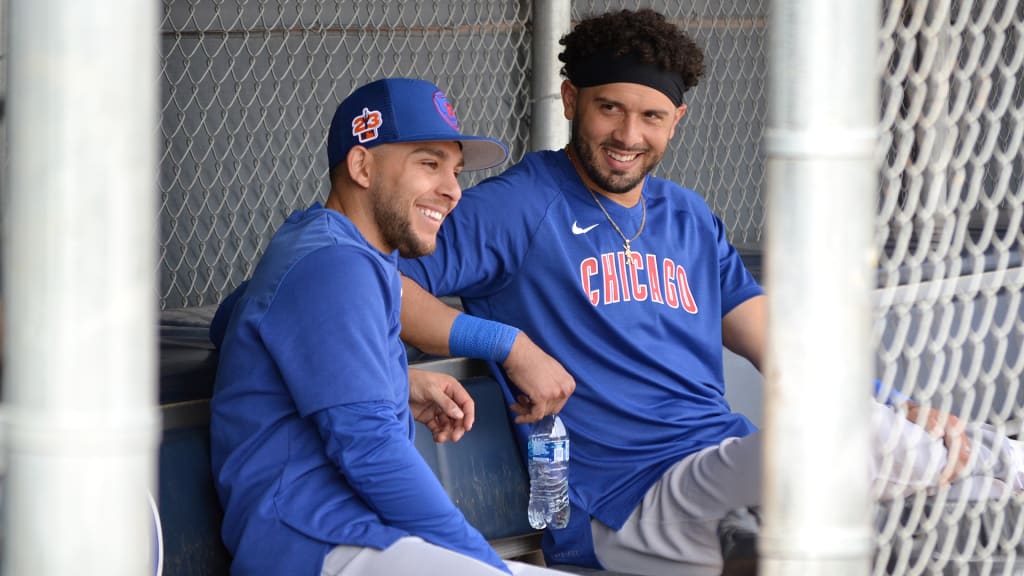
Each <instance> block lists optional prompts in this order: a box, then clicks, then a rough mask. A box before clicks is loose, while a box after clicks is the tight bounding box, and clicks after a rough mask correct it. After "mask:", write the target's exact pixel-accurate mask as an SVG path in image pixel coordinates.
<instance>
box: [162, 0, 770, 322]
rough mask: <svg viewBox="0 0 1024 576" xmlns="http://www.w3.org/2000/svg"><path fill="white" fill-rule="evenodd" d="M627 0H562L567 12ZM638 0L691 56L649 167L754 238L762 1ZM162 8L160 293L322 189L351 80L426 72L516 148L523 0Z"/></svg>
mask: <svg viewBox="0 0 1024 576" xmlns="http://www.w3.org/2000/svg"><path fill="white" fill-rule="evenodd" d="M632 4H634V3H623V2H599V1H591V2H586V1H577V2H576V3H575V4H574V5H573V17H574V20H578V19H579V18H580V17H585V16H588V15H591V14H596V13H599V12H604V11H606V10H608V9H614V8H621V7H624V6H626V5H632ZM641 4H644V5H645V6H650V7H653V8H656V9H659V10H661V11H662V12H663V13H665V14H666V15H667V16H668V17H669V18H671V19H673V20H675V21H676V22H678V23H679V24H681V25H683V26H684V27H685V28H686V29H687V30H688V31H690V32H691V33H692V34H693V36H694V37H695V39H696V40H697V41H698V42H699V43H700V44H701V45H702V46H703V47H704V48H705V50H706V51H707V53H708V60H709V67H708V76H707V78H706V79H705V80H704V82H702V83H701V85H700V86H698V88H697V89H696V90H694V91H693V92H692V93H691V94H692V95H688V97H689V99H691V100H692V103H691V106H690V113H689V114H688V116H687V118H686V119H685V120H684V123H685V124H684V127H683V133H684V134H683V136H682V137H680V138H676V140H675V143H674V144H673V147H672V148H671V149H670V151H669V153H668V154H667V155H666V162H665V165H664V166H663V167H662V168H661V169H660V175H662V176H666V177H670V178H675V179H677V180H679V181H681V182H685V183H686V184H687V185H688V186H690V187H692V188H694V189H695V190H698V191H700V192H701V193H702V194H704V195H706V197H707V198H708V200H709V202H710V203H711V204H712V206H713V207H714V208H715V209H716V210H717V211H718V213H719V214H720V215H722V217H723V218H724V219H725V221H726V223H727V224H728V225H729V229H730V230H731V231H732V235H733V239H734V241H736V243H737V244H739V245H741V246H742V247H749V248H750V249H754V248H756V244H757V243H758V241H759V239H760V235H761V221H762V219H763V218H762V209H761V201H760V187H761V181H762V179H763V176H762V171H763V155H762V153H761V151H760V138H761V136H760V135H761V132H762V127H763V124H764V117H765V103H764V100H765V99H764V95H765V93H764V91H765V82H766V68H767V67H766V65H765V52H766V51H765V41H766V38H765V31H766V26H765V12H766V9H767V0H764V1H760V2H738V1H733V2H717V1H711V0H702V1H700V2H693V3H688V4H687V5H685V6H683V5H681V4H680V3H678V2H674V1H663V2H649V3H641ZM163 6H164V17H163V22H162V50H163V68H162V74H161V84H162V97H163V99H162V106H163V114H162V125H161V134H162V142H163V151H162V157H161V172H160V191H161V194H162V199H161V210H160V224H161V233H162V243H161V267H160V274H161V286H162V293H161V306H162V307H164V308H168V307H172V308H173V307H185V306H200V305H208V304H214V303H216V302H217V301H218V300H219V299H220V297H221V296H223V295H224V293H225V292H227V291H230V289H231V288H232V287H233V286H235V285H237V284H238V283H239V282H240V281H241V280H242V279H243V278H245V277H247V276H248V275H249V274H250V272H251V271H252V267H253V265H254V264H255V262H256V261H257V260H258V258H259V256H260V254H261V253H262V251H263V248H264V247H265V246H266V243H267V241H268V240H269V238H270V236H271V235H272V233H273V231H274V230H275V229H276V228H277V226H278V225H279V224H280V223H281V221H282V220H283V219H284V217H285V215H287V214H288V213H290V212H291V211H292V210H293V209H295V208H298V207H302V206H306V205H308V204H309V203H311V202H312V201H314V200H317V199H323V198H324V197H325V196H326V192H327V189H328V185H327V181H326V176H327V161H326V157H325V153H324V146H323V144H324V141H325V139H326V135H327V127H328V124H329V122H330V115H331V114H332V113H333V111H334V108H335V106H336V105H337V104H338V102H340V101H341V99H343V98H344V97H345V96H346V95H347V94H348V93H349V92H350V91H351V90H352V89H353V88H355V87H356V86H359V85H361V84H363V83H365V82H368V81H370V80H373V79H375V78H379V77H382V76H390V75H402V76H416V77H422V78H425V79H428V80H431V81H433V82H434V83H436V84H437V85H439V86H441V88H442V89H444V90H445V91H446V92H448V94H449V97H450V98H451V99H452V100H453V102H454V103H455V105H456V109H457V110H458V112H459V116H460V119H461V120H462V122H463V125H464V128H465V129H466V130H467V131H470V132H473V133H481V134H488V135H492V136H495V137H498V138H500V139H502V140H503V141H505V142H506V143H508V144H509V146H510V147H511V153H512V154H511V156H512V157H511V160H512V161H516V160H518V159H520V158H521V157H522V155H523V154H524V153H525V152H526V147H527V145H528V141H529V129H530V100H529V98H530V85H529V81H530V66H529V63H530V41H531V36H530V22H531V17H532V16H531V12H530V11H531V2H529V1H526V0H521V1H519V2H515V1H511V0H474V1H439V2H420V1H412V0H389V1H387V2H379V3H370V2H352V1H326V0H325V1H312V2H295V1H291V0H279V1H277V2H253V1H250V0H164V4H163ZM492 172H493V171H492ZM492 172H484V173H478V174H473V175H469V176H467V177H465V178H466V179H465V180H464V181H463V185H464V186H468V185H471V184H472V183H474V182H476V181H478V180H479V179H481V178H483V177H485V176H488V175H490V174H491V173H492Z"/></svg>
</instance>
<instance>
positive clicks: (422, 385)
mask: <svg viewBox="0 0 1024 576" xmlns="http://www.w3.org/2000/svg"><path fill="white" fill-rule="evenodd" d="M409 408H410V409H411V410H412V416H413V418H415V419H416V420H417V421H419V422H422V423H423V424H425V425H426V426H427V428H428V429H429V430H430V431H431V432H432V433H433V434H434V442H447V441H448V440H451V441H452V442H458V441H459V439H460V438H462V435H463V434H465V433H466V432H469V429H470V428H472V427H473V421H474V420H475V419H476V408H475V404H474V403H473V398H472V397H471V396H470V395H469V392H466V389H465V388H463V387H462V384H460V383H459V381H458V380H456V379H455V378H453V377H451V376H449V375H447V374H441V373H440V372H431V371H429V370H420V369H417V368H409Z"/></svg>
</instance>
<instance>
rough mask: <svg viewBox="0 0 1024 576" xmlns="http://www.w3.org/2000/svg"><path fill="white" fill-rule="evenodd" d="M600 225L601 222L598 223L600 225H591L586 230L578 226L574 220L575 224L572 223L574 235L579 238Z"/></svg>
mask: <svg viewBox="0 0 1024 576" xmlns="http://www.w3.org/2000/svg"><path fill="white" fill-rule="evenodd" d="M599 224H600V222H598V224H591V225H590V226H587V227H586V228H580V225H579V224H577V223H576V221H575V220H574V221H573V223H572V233H573V234H575V235H577V236H579V235H580V234H586V233H587V232H590V231H591V230H593V229H594V228H597V226H598V225H599Z"/></svg>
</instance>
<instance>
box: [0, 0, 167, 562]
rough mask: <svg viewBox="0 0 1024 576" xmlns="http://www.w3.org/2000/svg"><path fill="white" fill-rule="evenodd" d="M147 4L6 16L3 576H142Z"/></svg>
mask: <svg viewBox="0 0 1024 576" xmlns="http://www.w3.org/2000/svg"><path fill="white" fill-rule="evenodd" d="M157 12H158V4H157V3H156V2H139V1H137V0H11V3H10V12H9V14H8V15H9V24H10V26H9V31H10V58H9V65H10V82H9V84H8V85H9V87H10V99H9V107H8V112H9V114H8V115H7V117H8V121H9V124H8V128H9V134H10V148H9V153H10V171H9V177H10V180H9V188H8V191H9V194H10V202H9V209H10V213H9V214H8V216H7V221H8V223H9V230H8V232H9V234H8V242H7V245H6V246H5V247H4V248H5V250H6V251H5V254H4V256H5V257H4V265H5V266H6V267H7V268H6V274H5V275H4V276H5V278H4V281H5V283H6V284H5V286H6V288H7V290H6V291H5V293H4V297H5V299H6V302H5V304H6V306H5V313H6V314H7V316H8V320H9V322H8V324H7V326H8V327H9V329H10V333H9V334H7V337H8V338H7V340H8V347H7V351H8V352H9V356H8V357H7V359H6V360H7V362H8V365H7V366H6V369H7V372H6V379H5V380H6V381H5V388H6V389H5V390H4V393H5V400H6V403H7V404H6V405H5V410H6V411H7V417H8V421H9V429H8V435H7V444H8V446H7V448H8V451H9V461H8V464H9V469H8V477H7V484H6V487H5V491H6V494H5V506H6V514H7V524H6V526H7V529H6V530H5V533H4V544H3V570H4V573H5V574H10V575H12V576H13V575H21V574H32V575H34V576H48V575H58V574H60V575H63V574H86V575H104V576H110V575H125V576H127V575H131V576H138V575H140V574H153V573H154V563H155V560H154V558H153V550H154V545H155V542H156V533H155V530H154V522H153V519H152V517H151V513H150V509H149V506H150V504H149V496H150V492H151V491H152V490H153V486H154V485H155V477H156V447H157V442H158V438H159V412H158V411H157V401H156V396H157V394H156V392H157V390H156V346H155V336H156V310H157V290H156V282H155V280H156V278H155V273H154V271H155V269H156V253H157V240H156V239H157V235H156V229H155V223H156V200H157V197H156V195H157V192H156V180H155V174H156V157H157V154H156V143H157V141H156V136H157V126H158V124H157V120H158V106H157V80H156V79H157V72H158V68H157V62H158V54H159V53H158V42H157V40H158V35H157V30H158V28H157V26H158V13H157Z"/></svg>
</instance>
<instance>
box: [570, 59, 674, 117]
mask: <svg viewBox="0 0 1024 576" xmlns="http://www.w3.org/2000/svg"><path fill="white" fill-rule="evenodd" d="M566 72H567V74H568V76H569V81H570V82H572V83H573V84H574V85H576V87H578V88H588V87H590V86H600V85H601V84H611V83H613V82H629V83H631V84H643V85H644V86H650V87H651V88H654V89H655V90H657V91H659V92H661V93H662V94H664V95H665V96H668V99H669V100H671V101H672V103H673V104H675V105H676V107H677V108H678V107H679V106H681V105H682V103H683V92H686V85H685V84H684V83H683V78H682V76H680V75H679V74H678V73H676V72H669V71H667V70H663V69H661V68H659V67H658V66H657V65H655V64H651V63H647V62H641V61H640V59H639V58H638V57H637V56H635V55H633V54H624V55H615V54H611V53H608V52H604V53H598V54H594V55H592V56H589V57H587V58H584V59H583V60H582V61H581V62H580V63H578V64H577V65H575V66H573V67H572V69H571V70H568V69H567V70H566Z"/></svg>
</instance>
